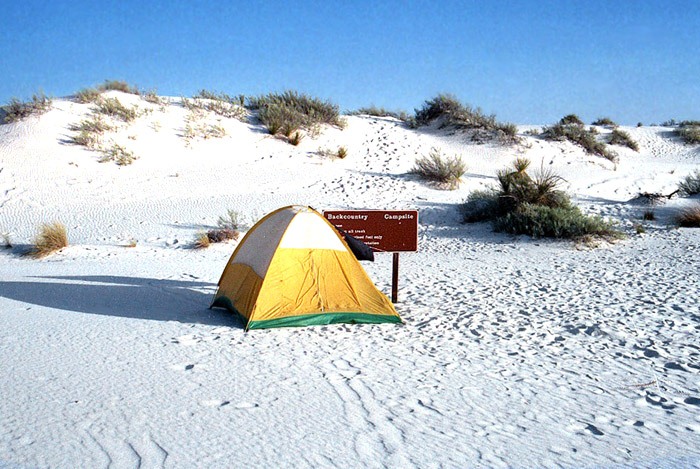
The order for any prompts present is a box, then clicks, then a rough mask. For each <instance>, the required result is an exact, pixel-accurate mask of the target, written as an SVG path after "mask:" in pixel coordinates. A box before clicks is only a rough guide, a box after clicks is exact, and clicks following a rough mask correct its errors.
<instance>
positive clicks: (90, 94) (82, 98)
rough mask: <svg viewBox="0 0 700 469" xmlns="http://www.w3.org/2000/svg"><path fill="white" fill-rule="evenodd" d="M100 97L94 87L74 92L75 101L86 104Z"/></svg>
mask: <svg viewBox="0 0 700 469" xmlns="http://www.w3.org/2000/svg"><path fill="white" fill-rule="evenodd" d="M99 97H100V91H99V90H97V89H95V88H83V89H82V90H80V91H78V92H77V93H76V94H75V101H76V102H79V103H82V104H88V103H94V102H95V101H97V99H98V98H99Z"/></svg>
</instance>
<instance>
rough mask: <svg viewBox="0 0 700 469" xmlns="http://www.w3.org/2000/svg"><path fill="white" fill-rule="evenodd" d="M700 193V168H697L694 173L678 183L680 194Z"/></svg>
mask: <svg viewBox="0 0 700 469" xmlns="http://www.w3.org/2000/svg"><path fill="white" fill-rule="evenodd" d="M695 194H700V170H696V171H695V173H694V174H689V175H687V176H686V177H685V179H683V180H682V181H681V182H679V183H678V195H680V196H681V197H688V196H691V195H695Z"/></svg>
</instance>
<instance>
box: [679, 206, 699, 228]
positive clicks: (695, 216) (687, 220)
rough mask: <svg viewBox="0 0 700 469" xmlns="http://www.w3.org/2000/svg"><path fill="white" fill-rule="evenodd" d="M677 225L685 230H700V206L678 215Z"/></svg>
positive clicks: (689, 208) (691, 207)
mask: <svg viewBox="0 0 700 469" xmlns="http://www.w3.org/2000/svg"><path fill="white" fill-rule="evenodd" d="M676 223H678V225H679V226H682V227H685V228H700V204H695V205H692V206H690V207H688V208H685V209H683V210H681V211H680V212H679V213H678V215H676Z"/></svg>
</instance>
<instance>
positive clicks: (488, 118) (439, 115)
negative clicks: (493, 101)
mask: <svg viewBox="0 0 700 469" xmlns="http://www.w3.org/2000/svg"><path fill="white" fill-rule="evenodd" d="M414 119H415V124H416V126H421V125H429V124H431V123H432V122H434V121H435V120H438V119H440V120H441V122H440V128H444V127H448V126H452V127H456V128H459V129H472V130H481V131H484V132H486V134H487V135H486V136H485V137H484V138H482V137H477V138H479V139H482V140H486V139H488V138H496V139H498V140H501V141H503V142H515V141H516V140H517V139H516V134H517V132H518V129H517V127H516V126H515V125H514V124H509V123H502V122H497V121H496V116H494V115H485V114H484V113H483V112H482V111H481V109H479V108H476V109H474V108H472V107H470V106H467V105H464V104H462V103H461V102H459V100H458V99H457V98H455V97H454V96H452V95H449V94H439V95H437V96H436V97H435V98H433V99H430V100H427V101H425V103H423V107H421V108H420V109H416V110H415V118H414Z"/></svg>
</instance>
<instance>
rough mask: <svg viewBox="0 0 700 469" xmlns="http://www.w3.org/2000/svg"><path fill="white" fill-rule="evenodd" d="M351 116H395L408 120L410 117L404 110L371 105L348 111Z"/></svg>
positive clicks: (395, 117) (401, 119)
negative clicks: (390, 109) (392, 109)
mask: <svg viewBox="0 0 700 469" xmlns="http://www.w3.org/2000/svg"><path fill="white" fill-rule="evenodd" d="M347 114H348V115H350V116H372V117H393V118H394V119H398V120H400V121H408V120H409V119H410V118H409V116H408V114H406V112H404V111H398V112H396V111H389V110H387V109H384V108H383V107H377V106H369V107H361V108H360V109H357V110H355V111H350V112H348V113H347Z"/></svg>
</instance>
